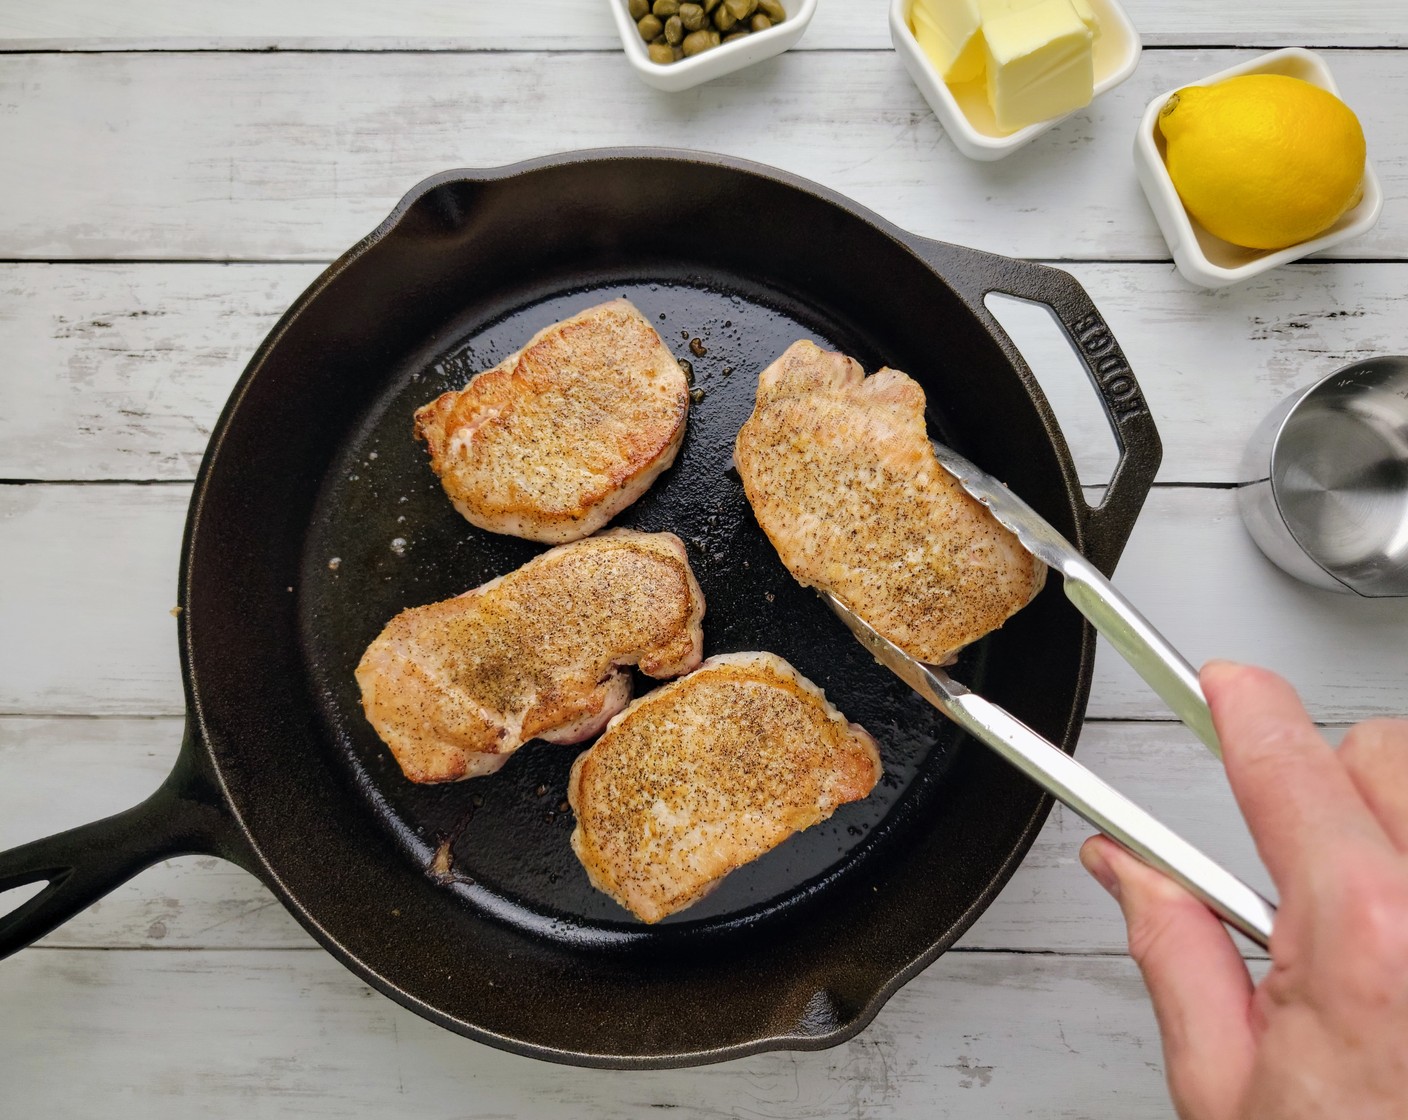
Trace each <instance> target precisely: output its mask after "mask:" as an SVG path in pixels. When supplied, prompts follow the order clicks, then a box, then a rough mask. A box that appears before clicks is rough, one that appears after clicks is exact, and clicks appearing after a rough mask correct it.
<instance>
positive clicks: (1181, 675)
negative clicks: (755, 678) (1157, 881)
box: [822, 444, 1276, 948]
mask: <svg viewBox="0 0 1408 1120" xmlns="http://www.w3.org/2000/svg"><path fill="white" fill-rule="evenodd" d="M934 452H935V454H936V455H937V456H938V459H939V462H940V463H941V464H942V465H943V467H944V469H945V470H947V471H948V472H949V473H950V474H952V475H953V476H954V478H956V479H957V480H958V482H959V484H960V485H962V487H963V488H964V489H965V490H966V491H967V492H968V493H969V494H971V495H972V496H973V497H974V498H976V499H977V500H978V501H980V502H982V503H983V504H984V505H985V506H987V507H988V509H989V510H991V511H992V514H993V516H994V517H996V518H997V520H998V521H999V522H1001V523H1002V524H1003V525H1005V526H1006V527H1007V528H1008V529H1010V530H1011V531H1012V532H1013V533H1014V534H1016V536H1017V539H1018V540H1019V541H1021V543H1022V544H1023V546H1025V547H1026V548H1027V549H1028V550H1029V551H1030V552H1031V553H1032V554H1033V555H1034V556H1036V557H1037V558H1038V559H1039V560H1041V561H1043V562H1044V563H1045V564H1046V565H1047V566H1048V567H1049V568H1051V569H1052V570H1053V571H1056V572H1059V573H1060V574H1061V575H1062V577H1063V578H1064V580H1065V591H1066V596H1067V598H1069V599H1070V600H1071V602H1072V603H1074V604H1075V606H1076V609H1077V610H1079V611H1080V612H1081V614H1083V615H1085V617H1086V618H1088V619H1089V620H1090V621H1091V623H1092V624H1093V625H1094V626H1095V628H1096V629H1097V630H1098V631H1099V632H1100V633H1101V634H1103V635H1105V637H1106V638H1108V639H1109V641H1110V644H1111V645H1113V646H1114V647H1115V649H1116V650H1118V651H1119V653H1120V655H1121V656H1122V657H1123V658H1124V659H1125V660H1126V661H1128V662H1129V663H1130V665H1131V666H1133V667H1134V669H1135V670H1136V671H1137V672H1138V673H1139V674H1140V676H1142V677H1143V678H1144V679H1145V680H1146V681H1148V682H1149V684H1150V685H1151V686H1152V687H1153V689H1154V691H1155V692H1157V693H1158V694H1159V695H1160V696H1161V697H1162V698H1163V699H1164V701H1165V702H1166V703H1167V704H1168V705H1169V707H1170V708H1172V709H1173V711H1174V712H1175V713H1176V714H1177V715H1178V717H1179V718H1180V719H1181V720H1182V721H1183V722H1184V723H1186V724H1187V725H1188V726H1189V727H1190V728H1192V729H1193V731H1195V732H1196V733H1197V735H1198V737H1199V738H1200V739H1202V740H1203V742H1204V743H1206V744H1207V746H1208V748H1209V749H1210V750H1211V751H1212V752H1213V753H1214V754H1216V755H1218V756H1219V757H1220V756H1221V750H1220V747H1219V744H1218V740H1217V733H1216V732H1215V731H1214V730H1213V725H1212V714H1211V712H1209V710H1208V705H1207V700H1206V698H1205V697H1204V696H1203V692H1202V688H1201V687H1200V686H1199V684H1198V677H1197V674H1196V673H1195V672H1194V671H1193V668H1192V666H1190V665H1189V664H1188V662H1187V661H1186V660H1184V658H1183V657H1182V656H1181V655H1180V654H1179V653H1178V651H1177V650H1175V649H1174V648H1173V647H1172V646H1171V645H1169V644H1168V642H1167V641H1166V640H1165V639H1164V638H1163V637H1162V636H1161V635H1160V634H1159V632H1158V631H1157V630H1155V629H1154V627H1153V626H1151V625H1150V624H1149V622H1148V620H1147V619H1145V618H1144V616H1143V615H1141V614H1140V613H1139V612H1138V611H1137V610H1135V609H1134V607H1133V606H1132V605H1131V604H1130V603H1129V602H1128V601H1127V600H1126V599H1125V598H1124V597H1123V596H1122V595H1120V593H1119V592H1118V591H1116V590H1115V589H1114V587H1112V586H1111V585H1110V582H1109V580H1107V579H1106V578H1105V577H1104V576H1103V575H1101V574H1100V573H1099V572H1098V571H1097V570H1096V569H1095V567H1094V566H1093V565H1092V564H1091V563H1090V562H1089V561H1088V560H1086V559H1085V557H1083V556H1082V555H1081V554H1080V553H1079V552H1077V551H1076V550H1075V548H1074V547H1073V546H1072V545H1071V544H1070V542H1069V541H1067V540H1066V539H1065V538H1064V537H1063V536H1061V534H1060V533H1058V532H1057V531H1056V530H1055V529H1053V528H1052V527H1051V525H1049V524H1048V523H1047V522H1046V520H1045V519H1044V518H1042V517H1041V515H1040V514H1038V513H1037V512H1036V511H1035V510H1034V509H1032V508H1031V506H1029V505H1027V503H1026V502H1024V501H1022V499H1021V498H1019V497H1017V496H1016V495H1015V494H1013V493H1012V492H1011V491H1010V490H1008V489H1007V487H1006V486H1004V485H1003V484H1002V483H1000V482H999V481H997V479H995V478H993V477H992V476H991V475H990V474H988V473H986V472H985V471H983V470H980V469H979V468H978V467H977V466H975V465H974V464H973V463H970V462H969V461H968V460H967V459H965V458H963V457H962V456H961V455H959V454H957V453H956V452H954V451H951V450H949V449H948V448H946V447H943V446H942V445H940V444H935V445H934ZM822 598H824V599H825V600H826V601H827V603H828V604H830V606H831V609H832V610H833V611H835V612H836V614H837V615H839V616H840V618H841V620H842V621H843V622H845V623H846V625H847V626H848V627H850V630H851V633H853V634H854V635H855V636H856V637H857V638H859V639H860V640H861V643H862V644H863V645H865V646H866V648H868V649H869V650H870V652H871V653H872V654H874V656H875V659H876V660H877V661H879V662H880V663H881V664H882V665H884V666H885V667H886V668H888V669H889V670H890V671H891V672H893V673H894V674H895V675H896V676H898V677H899V678H900V679H901V680H903V681H904V682H905V683H906V684H908V685H909V686H910V687H911V688H912V689H914V691H915V692H917V693H919V695H920V696H922V697H924V699H926V700H927V701H929V703H931V704H933V705H934V707H936V708H938V709H939V711H941V712H943V713H944V715H946V716H948V718H949V719H951V720H953V722H954V723H956V724H958V726H959V727H961V728H963V730H965V731H967V732H968V733H969V734H970V735H972V736H973V737H974V738H975V739H977V740H978V741H979V742H981V743H984V744H985V745H987V746H989V747H991V748H992V749H993V750H995V751H997V753H998V754H1000V755H1001V756H1002V757H1003V758H1005V759H1006V760H1007V761H1008V762H1010V763H1011V764H1012V765H1013V766H1015V767H1016V768H1017V769H1018V770H1020V771H1021V772H1022V773H1023V774H1025V775H1026V776H1027V777H1029V778H1031V779H1032V781H1034V782H1036V783H1037V785H1039V786H1041V787H1042V788H1043V789H1044V790H1046V791H1047V793H1049V794H1051V795H1052V796H1053V797H1054V798H1056V800H1058V801H1060V802H1061V803H1062V804H1063V805H1065V806H1066V807H1067V808H1069V809H1071V810H1072V811H1074V812H1075V813H1077V814H1079V815H1080V816H1081V817H1082V818H1083V819H1085V820H1086V821H1088V822H1089V823H1090V824H1091V825H1093V826H1094V827H1095V828H1097V829H1099V830H1100V831H1101V832H1103V833H1104V834H1105V835H1106V836H1108V837H1109V838H1110V839H1111V840H1114V841H1115V842H1116V843H1117V844H1119V845H1120V846H1121V847H1123V848H1125V849H1126V850H1128V851H1129V852H1131V853H1132V854H1133V855H1135V856H1137V857H1138V858H1139V859H1141V860H1143V861H1144V862H1145V863H1147V864H1149V866H1151V867H1154V868H1156V869H1158V870H1159V871H1162V872H1163V873H1164V874H1165V875H1167V876H1168V877H1169V878H1171V879H1173V880H1174V881H1175V882H1177V883H1179V884H1181V885H1182V886H1183V887H1185V888H1186V889H1187V890H1188V891H1190V892H1191V893H1192V894H1193V895H1195V896H1196V897H1197V898H1199V899H1201V900H1202V902H1203V903H1204V904H1205V905H1206V906H1207V907H1208V908H1209V909H1211V910H1212V911H1213V912H1214V913H1215V914H1217V916H1218V917H1220V918H1221V919H1222V920H1223V921H1224V922H1226V923H1227V924H1228V925H1230V926H1231V927H1232V928H1234V929H1236V930H1239V931H1240V932H1241V933H1243V934H1245V935H1246V936H1247V937H1249V938H1250V939H1251V940H1252V941H1254V942H1256V943H1257V944H1258V945H1260V946H1262V947H1263V948H1266V947H1267V945H1268V943H1269V941H1270V938H1271V927H1272V924H1273V921H1274V919H1275V916H1276V908H1275V907H1274V906H1273V905H1272V904H1271V903H1270V902H1268V901H1267V900H1266V899H1265V898H1263V897H1262V896H1261V895H1260V894H1258V893H1257V892H1256V891H1254V890H1253V889H1252V888H1251V887H1249V886H1247V884H1246V883H1244V882H1242V881H1241V880H1240V879H1238V878H1237V877H1236V876H1235V875H1233V874H1232V873H1231V872H1230V871H1228V870H1227V869H1226V868H1224V867H1222V866H1221V865H1220V864H1218V863H1217V862H1216V861H1215V860H1212V859H1210V858H1209V857H1208V856H1206V855H1204V854H1203V853H1202V852H1200V851H1199V850H1198V849H1197V848H1195V847H1193V845H1192V844H1190V843H1188V841H1186V840H1184V839H1183V838H1182V837H1181V836H1179V835H1178V834H1177V833H1176V832H1174V831H1173V830H1172V829H1170V828H1168V827H1167V826H1165V825H1164V824H1162V823H1160V822H1159V821H1158V820H1157V819H1155V818H1154V817H1153V816H1151V815H1150V814H1149V813H1147V812H1146V811H1145V810H1143V809H1141V808H1140V807H1139V806H1138V805H1136V804H1134V802H1132V801H1130V800H1129V799H1128V798H1127V797H1125V796H1124V795H1123V794H1122V793H1120V792H1119V791H1118V790H1116V789H1115V788H1114V787H1113V786H1111V785H1109V784H1108V783H1106V782H1105V781H1104V780H1103V779H1101V778H1099V777H1097V776H1096V775H1095V774H1094V773H1093V772H1092V771H1090V770H1087V769H1086V768H1085V767H1084V766H1082V765H1081V764H1080V763H1079V762H1077V761H1076V760H1075V759H1073V758H1072V757H1071V756H1070V755H1068V754H1066V753H1065V752H1064V751H1063V750H1061V748H1060V747H1058V746H1056V745H1055V744H1054V743H1051V742H1049V741H1048V740H1047V739H1045V738H1043V737H1042V736H1040V735H1038V734H1037V733H1036V732H1035V731H1033V730H1032V729H1031V728H1030V727H1028V726H1027V725H1026V724H1024V723H1022V722H1021V721H1020V720H1019V719H1017V718H1016V717H1015V716H1013V715H1012V714H1011V713H1010V712H1007V711H1005V710H1004V709H1002V708H1000V707H998V706H997V705H996V704H994V703H992V702H991V701H988V700H984V699H983V698H982V697H981V696H979V695H977V694H976V693H974V692H970V691H969V690H968V689H967V688H965V687H964V686H963V685H961V684H959V683H958V682H957V681H955V680H953V678H951V677H950V676H949V675H948V674H947V673H945V672H944V671H943V670H942V669H940V668H938V667H937V666H934V665H928V664H925V663H924V662H922V661H918V660H916V659H915V658H913V657H911V656H910V655H909V654H907V653H905V652H904V650H902V649H900V647H899V646H897V645H895V644H894V643H893V642H891V641H890V640H889V639H888V638H886V637H884V636H883V635H882V634H880V633H879V632H878V631H876V630H875V629H874V628H873V627H871V625H870V624H869V623H868V622H866V621H865V620H864V619H863V618H861V617H860V616H859V615H857V614H855V612H853V611H852V610H851V609H850V608H849V607H847V606H846V605H845V604H844V603H842V602H841V601H840V600H839V599H837V598H836V597H835V596H834V595H831V594H830V593H829V592H823V593H822Z"/></svg>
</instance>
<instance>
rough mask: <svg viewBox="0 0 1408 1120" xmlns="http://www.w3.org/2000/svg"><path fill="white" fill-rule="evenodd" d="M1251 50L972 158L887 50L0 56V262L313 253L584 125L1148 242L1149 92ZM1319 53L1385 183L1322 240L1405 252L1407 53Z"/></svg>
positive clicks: (897, 202)
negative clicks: (1137, 135) (722, 70)
mask: <svg viewBox="0 0 1408 1120" xmlns="http://www.w3.org/2000/svg"><path fill="white" fill-rule="evenodd" d="M1254 53H1255V52H1250V51H1244V50H1227V51H1211V50H1191V51H1158V50H1154V51H1148V52H1146V54H1145V56H1144V58H1143V60H1142V64H1141V65H1140V67H1139V69H1138V70H1137V71H1136V73H1135V75H1134V76H1133V77H1132V78H1131V79H1130V80H1129V81H1128V82H1126V83H1125V84H1124V85H1122V86H1120V87H1119V88H1118V89H1116V90H1113V91H1111V92H1110V93H1109V94H1108V95H1106V96H1104V97H1102V98H1100V99H1099V100H1098V101H1096V103H1095V104H1094V105H1093V106H1092V107H1091V108H1090V109H1088V110H1085V111H1083V112H1081V113H1079V114H1077V115H1076V116H1074V117H1073V118H1071V119H1070V120H1069V121H1067V122H1065V123H1063V124H1062V125H1060V126H1058V127H1057V128H1056V129H1054V130H1053V131H1052V132H1050V133H1049V134H1047V135H1045V136H1043V137H1041V138H1040V139H1039V140H1037V141H1036V142H1035V143H1033V144H1031V145H1029V146H1028V147H1026V148H1024V149H1022V150H1021V151H1020V152H1018V153H1015V154H1014V155H1012V156H1011V157H1009V158H1008V159H1005V160H1002V161H1000V162H998V163H992V164H986V163H977V162H974V161H972V160H969V159H967V158H966V157H964V156H962V155H961V154H959V153H958V152H957V151H956V150H955V149H954V147H953V146H952V144H951V143H950V142H949V141H948V139H947V138H946V137H945V135H944V133H943V131H942V129H941V128H940V126H939V125H938V124H937V123H936V122H935V121H934V119H933V117H932V114H931V113H930V111H929V109H928V107H927V105H926V104H925V103H924V102H923V100H922V99H921V98H920V96H919V93H918V91H917V90H916V89H915V88H914V86H913V83H911V82H910V80H909V78H908V77H907V76H906V75H905V74H904V72H903V70H902V68H901V67H900V65H899V63H898V62H897V61H896V60H895V59H894V58H893V56H892V55H891V54H889V53H888V52H882V53H879V54H877V55H876V56H875V57H874V58H873V60H871V64H869V65H857V64H856V60H855V55H854V53H853V52H848V51H840V52H810V53H802V52H792V53H790V54H788V55H785V56H783V57H781V58H779V59H775V60H772V61H769V62H767V63H765V64H762V65H760V66H757V67H753V68H751V69H749V70H747V71H745V72H741V73H739V74H736V75H732V76H730V77H728V78H724V79H721V80H719V81H716V82H713V83H710V84H709V85H707V86H702V87H699V88H697V89H695V90H693V91H690V92H689V93H687V94H682V95H681V96H679V97H670V96H667V95H663V94H661V93H659V92H657V91H654V90H650V89H648V88H647V87H646V86H644V85H643V84H641V83H640V82H637V81H634V80H631V77H630V75H629V74H628V73H627V71H626V66H625V63H624V61H623V60H622V59H620V58H618V57H616V56H615V55H614V54H613V53H532V54H520V53H490V54H480V53H471V54H456V53H446V54H396V53H390V54H340V53H328V54H313V55H306V54H298V55H292V54H281V53H268V54H248V53H236V54H189V53H176V54H165V53H160V54H110V55H72V54H29V55H9V56H6V57H5V58H3V59H0V109H2V110H3V111H0V147H2V148H3V150H4V151H5V152H6V154H7V159H6V160H5V161H4V162H3V164H0V197H3V198H5V199H6V200H7V202H8V205H7V206H6V207H5V208H4V211H3V213H0V258H23V259H71V258H84V259H102V258H146V259H186V258H192V259H217V260H229V259H257V258H273V259H297V260H326V259H331V258H332V257H335V256H336V255H337V254H339V253H340V252H342V250H343V249H345V248H346V247H347V246H349V245H351V244H352V243H353V242H354V241H356V240H357V239H358V238H359V237H361V236H362V235H363V234H364V233H366V232H367V231H368V230H370V229H371V228H373V227H374V226H375V225H376V224H377V223H378V222H379V221H380V220H381V219H382V218H383V217H384V216H385V215H386V214H387V213H388V212H389V211H390V209H391V208H392V206H393V205H394V203H395V202H396V200H397V199H398V198H399V197H401V195H402V194H403V193H404V192H405V191H406V190H408V189H409V188H411V187H412V186H413V185H414V184H415V183H416V182H417V181H419V180H420V179H422V178H423V177H424V176H426V175H429V174H431V173H433V172H437V171H441V170H443V169H445V168H451V167H457V166H464V165H477V166H493V165H498V164H503V163H508V162H511V161H514V160H518V159H523V158H525V157H529V156H540V155H543V154H545V153H549V152H553V151H559V150H565V149H571V148H575V147H578V146H580V145H581V144H582V143H583V139H582V138H583V137H589V138H590V140H589V141H588V142H589V143H591V144H593V145H633V144H652V143H653V144H668V145H688V146H690V147H693V148H698V149H703V150H714V151H723V152H727V153H730V154H732V155H735V156H742V157H746V158H750V159H755V160H760V161H763V162H767V163H772V164H775V165H777V166H780V167H782V168H785V169H787V170H789V171H793V172H796V173H798V174H800V175H803V176H805V177H807V178H810V179H814V180H816V181H819V182H822V183H825V184H826V185H828V186H830V187H833V188H835V189H836V190H839V191H841V192H842V193H844V194H846V195H849V196H851V197H852V198H854V199H855V200H856V201H858V202H860V203H862V204H863V205H867V206H870V207H872V208H874V209H876V210H878V211H880V212H881V213H883V214H884V215H886V216H887V217H889V218H891V219H892V220H894V221H895V222H897V223H898V224H899V225H901V226H903V227H905V228H908V229H911V230H913V231H915V232H917V233H920V234H925V235H928V236H933V237H939V238H943V239H946V240H950V241H957V242H962V243H971V244H977V245H979V246H981V247H984V248H988V249H991V250H994V251H996V252H1002V253H1008V254H1011V255H1015V256H1024V257H1038V258H1051V257H1062V258H1070V259H1084V258H1097V259H1121V260H1131V259H1135V260H1139V259H1152V260H1162V259H1166V258H1167V256H1168V251H1167V247H1166V246H1165V244H1164V242H1163V239H1162V237H1161V236H1160V235H1159V233H1158V230H1157V227H1156V225H1155V223H1154V219H1153V217H1152V215H1151V213H1150V211H1149V208H1148V206H1147V203H1146V202H1145V200H1144V197H1143V195H1142V193H1141V192H1140V190H1139V187H1138V185H1137V183H1136V181H1135V177H1134V175H1133V172H1132V168H1131V156H1130V141H1131V135H1132V129H1133V127H1134V122H1135V121H1136V120H1137V119H1138V117H1139V115H1140V113H1141V111H1142V109H1143V107H1144V105H1145V104H1146V103H1147V102H1148V101H1149V100H1150V99H1151V98H1152V97H1155V96H1158V95H1160V94H1161V93H1163V92H1165V91H1167V90H1169V89H1171V88H1176V87H1177V86H1179V85H1182V84H1184V83H1186V82H1188V81H1190V80H1194V79H1197V78H1199V77H1201V76H1203V75H1206V74H1208V73H1211V72H1213V71H1215V70H1219V69H1222V68H1224V67H1226V66H1228V65H1230V64H1232V63H1234V62H1238V61H1242V60H1244V59H1246V58H1248V57H1252V55H1253V54H1254ZM1328 58H1329V62H1330V65H1331V66H1332V67H1333V69H1334V71H1335V73H1336V75H1337V76H1338V79H1339V81H1340V84H1341V86H1342V88H1343V92H1344V95H1345V97H1346V98H1347V100H1348V101H1349V103H1350V104H1351V105H1353V106H1354V107H1355V108H1356V110H1357V111H1358V112H1359V113H1360V115H1361V117H1362V119H1363V122H1364V126H1365V130H1366V134H1367V136H1368V140H1369V151H1370V157H1371V159H1372V160H1373V161H1374V163H1375V166H1376V168H1377V170H1378V173H1379V176H1380V178H1381V179H1382V181H1383V183H1384V189H1385V194H1386V200H1387V201H1386V206H1385V208H1384V217H1383V219H1382V220H1381V221H1380V223H1379V225H1378V226H1377V227H1376V228H1375V229H1374V230H1373V231H1371V232H1369V233H1367V234H1365V235H1364V236H1362V237H1360V238H1358V239H1355V240H1354V241H1351V242H1348V243H1346V244H1344V245H1341V246H1338V247H1336V249H1335V250H1334V251H1333V255H1334V256H1336V257H1341V258H1351V259H1384V258H1393V257H1402V256H1405V255H1408V206H1404V205H1401V203H1402V202H1403V200H1404V199H1405V198H1406V197H1408V117H1404V115H1403V114H1400V113H1398V112H1397V105H1398V100H1397V99H1395V98H1394V97H1386V96H1384V94H1383V91H1384V90H1391V89H1397V88H1401V87H1402V84H1403V81H1404V77H1405V70H1406V69H1408V54H1402V53H1399V52H1395V51H1332V52H1329V55H1328ZM603 91H610V93H609V104H610V110H609V111H605V110H604V107H603ZM544 105H552V106H554V107H555V108H554V111H553V112H552V113H546V114H545V113H543V112H542V106H544ZM487 120H492V121H493V122H494V127H493V128H492V129H490V128H485V127H484V123H483V122H485V121H487ZM1061 156H1068V157H1069V158H1058V157H1061Z"/></svg>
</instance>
